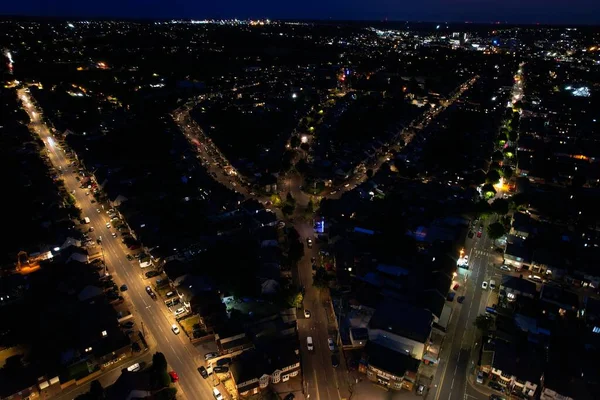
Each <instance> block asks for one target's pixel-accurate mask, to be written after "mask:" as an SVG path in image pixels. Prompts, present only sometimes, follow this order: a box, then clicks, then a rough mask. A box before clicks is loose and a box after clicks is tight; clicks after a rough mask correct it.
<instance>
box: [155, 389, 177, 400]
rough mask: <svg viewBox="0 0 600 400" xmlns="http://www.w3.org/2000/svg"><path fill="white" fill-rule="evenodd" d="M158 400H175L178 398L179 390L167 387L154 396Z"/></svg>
mask: <svg viewBox="0 0 600 400" xmlns="http://www.w3.org/2000/svg"><path fill="white" fill-rule="evenodd" d="M153 398H154V399H156V400H175V399H176V398H177V389H176V388H174V387H165V388H164V389H163V390H160V391H158V392H156V393H155V394H154V396H153Z"/></svg>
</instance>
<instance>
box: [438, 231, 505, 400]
mask: <svg viewBox="0 0 600 400" xmlns="http://www.w3.org/2000/svg"><path fill="white" fill-rule="evenodd" d="M474 229H475V230H476V229H477V228H474ZM492 247H493V246H492V240H490V239H489V238H488V237H487V235H486V233H485V227H484V228H483V229H482V236H481V238H477V236H474V237H473V239H467V247H466V252H467V253H468V254H469V276H468V279H467V281H466V283H465V282H464V280H462V279H461V281H462V282H461V284H462V285H466V293H465V294H464V296H465V299H464V301H463V303H462V304H461V305H460V306H458V308H455V311H454V312H455V315H454V316H453V317H452V322H451V323H452V324H453V325H454V326H452V327H451V331H450V332H449V334H448V336H447V337H446V339H445V342H444V349H443V350H442V355H441V357H440V358H441V360H440V365H439V366H438V372H437V374H436V375H437V376H436V377H435V380H434V384H436V385H438V388H437V392H435V398H434V399H435V400H438V399H440V400H463V399H464V398H465V397H466V396H467V395H468V396H469V397H474V398H478V399H482V400H483V399H486V398H487V397H486V396H482V395H481V394H479V393H478V392H476V391H474V390H472V389H471V387H470V385H469V384H468V382H467V376H468V374H470V373H473V371H474V367H475V364H474V362H475V361H476V360H475V358H474V357H476V356H477V353H476V348H477V349H478V348H479V347H477V346H480V343H477V342H476V341H477V340H478V339H479V338H478V336H479V333H478V332H477V328H475V326H474V325H473V323H474V322H475V318H476V317H477V316H478V315H481V314H484V313H485V307H486V305H487V302H488V298H489V296H490V295H491V293H492V291H491V290H489V289H488V290H483V289H482V288H481V284H482V282H483V281H488V282H489V280H490V277H491V276H492V274H493V273H494V272H495V271H494V270H495V267H493V266H491V264H492V263H493V261H494V259H495V257H496V255H495V254H494V253H493V251H494V250H493V249H492ZM495 280H496V284H497V285H499V284H500V279H499V278H498V277H496V278H495ZM476 343H477V346H476ZM440 382H441V383H440ZM434 389H435V388H434Z"/></svg>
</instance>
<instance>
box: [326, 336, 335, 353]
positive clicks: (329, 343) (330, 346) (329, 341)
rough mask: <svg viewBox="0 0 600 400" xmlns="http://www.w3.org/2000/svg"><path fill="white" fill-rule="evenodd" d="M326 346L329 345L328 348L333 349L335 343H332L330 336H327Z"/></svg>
mask: <svg viewBox="0 0 600 400" xmlns="http://www.w3.org/2000/svg"><path fill="white" fill-rule="evenodd" d="M327 346H329V350H331V351H335V344H334V343H333V339H332V338H328V339H327Z"/></svg>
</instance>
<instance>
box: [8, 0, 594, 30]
mask: <svg viewBox="0 0 600 400" xmlns="http://www.w3.org/2000/svg"><path fill="white" fill-rule="evenodd" d="M0 15H3V16H27V17H59V18H60V17H63V18H113V19H119V18H144V19H164V18H167V19H170V18H175V19H194V18H196V19H198V18H208V19H212V18H214V19H233V18H239V19H259V18H271V19H302V20H311V19H314V20H329V19H331V20H365V21H366V20H379V21H380V20H388V21H448V22H478V23H487V22H500V23H518V24H536V23H540V24H583V25H594V24H599V23H600V3H598V2H594V1H590V0H576V1H574V2H568V3H567V2H564V1H559V0H553V1H542V0H534V1H530V2H528V3H527V4H523V3H522V2H518V1H516V0H509V1H500V0H459V1H455V2H445V1H442V0H432V1H428V2H416V3H412V2H403V1H400V2H392V1H389V0H375V1H374V2H369V3H368V4H367V3H365V2H364V1H361V0H347V1H341V0H335V1H328V2H326V3H323V2H318V1H315V0H310V1H308V2H301V3H300V2H291V3H289V2H287V3H280V2H276V1H272V0H266V1H260V2H252V3H248V2H243V1H239V0H234V1H230V2H227V3H213V4H198V3H195V2H193V1H181V0H179V1H175V2H169V3H164V4H160V2H156V1H155V2H150V4H148V2H144V1H142V0H129V1H127V2H118V1H115V0H109V1H104V2H101V3H87V2H74V1H70V0H58V1H55V2H52V3H50V2H48V1H44V0H29V1H23V2H15V3H7V4H4V5H3V6H2V7H1V8H0Z"/></svg>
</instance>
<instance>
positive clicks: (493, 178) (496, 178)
mask: <svg viewBox="0 0 600 400" xmlns="http://www.w3.org/2000/svg"><path fill="white" fill-rule="evenodd" d="M485 180H486V182H487V183H491V184H492V185H494V184H496V183H498V182H500V173H499V172H498V171H496V170H495V169H491V170H490V171H489V172H488V174H487V176H486V179H485Z"/></svg>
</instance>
